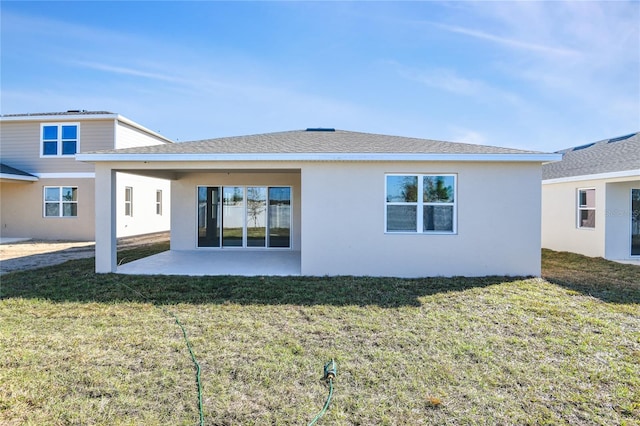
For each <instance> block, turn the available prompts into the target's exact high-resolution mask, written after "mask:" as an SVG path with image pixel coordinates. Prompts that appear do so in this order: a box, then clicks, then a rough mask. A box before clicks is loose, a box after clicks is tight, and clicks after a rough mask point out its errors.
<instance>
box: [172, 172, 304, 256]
mask: <svg viewBox="0 0 640 426" xmlns="http://www.w3.org/2000/svg"><path fill="white" fill-rule="evenodd" d="M221 185H222V186H224V185H248V186H250V185H255V186H291V198H292V200H291V203H292V207H293V223H292V227H291V249H292V250H300V238H301V234H300V233H301V216H300V210H301V206H300V201H301V197H300V173H299V171H287V172H283V171H278V170H273V171H269V170H266V171H265V172H259V171H242V170H240V171H233V170H231V169H229V170H224V171H218V172H216V171H214V170H212V171H211V172H194V173H186V174H181V176H180V177H179V178H178V179H177V180H174V181H172V182H171V196H172V203H171V249H172V250H193V249H195V248H196V247H197V187H198V186H221ZM202 250H208V249H207V248H202Z"/></svg>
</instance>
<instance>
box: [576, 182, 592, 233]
mask: <svg viewBox="0 0 640 426" xmlns="http://www.w3.org/2000/svg"><path fill="white" fill-rule="evenodd" d="M583 191H593V204H594V206H593V207H587V206H586V205H585V206H583V205H582V204H580V202H581V193H582V192H583ZM596 208H597V204H596V188H578V190H577V200H576V227H577V228H578V229H586V230H594V229H596ZM585 210H586V211H589V210H590V211H593V226H582V223H581V213H582V212H583V211H585Z"/></svg>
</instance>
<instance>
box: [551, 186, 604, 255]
mask: <svg viewBox="0 0 640 426" xmlns="http://www.w3.org/2000/svg"><path fill="white" fill-rule="evenodd" d="M588 188H594V189H595V190H596V223H595V228H592V229H589V228H578V210H577V208H578V207H577V206H578V190H580V189H588ZM604 213H605V184H604V182H602V181H598V180H586V181H580V182H565V183H554V184H543V185H542V247H543V248H548V249H551V250H556V251H569V252H573V253H579V254H583V255H585V256H591V257H604V255H605V250H604V247H605V245H604V235H605V217H604Z"/></svg>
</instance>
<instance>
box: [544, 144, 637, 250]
mask: <svg viewBox="0 0 640 426" xmlns="http://www.w3.org/2000/svg"><path fill="white" fill-rule="evenodd" d="M559 152H560V153H562V154H564V156H563V159H562V161H559V162H556V163H551V164H546V165H544V166H543V167H542V178H543V181H542V246H543V247H545V248H549V249H553V250H559V251H570V252H574V253H580V254H584V255H586V256H592V257H603V258H605V259H610V260H633V259H638V260H640V133H631V134H628V135H625V136H620V137H615V138H611V139H605V140H601V141H598V142H593V143H589V144H586V145H581V146H577V147H574V148H569V149H565V150H562V151H559Z"/></svg>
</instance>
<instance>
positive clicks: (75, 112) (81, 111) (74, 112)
mask: <svg viewBox="0 0 640 426" xmlns="http://www.w3.org/2000/svg"><path fill="white" fill-rule="evenodd" d="M64 115H113V113H112V112H109V111H87V110H84V109H76V110H69V111H62V112H28V113H24V114H3V115H2V116H1V117H36V116H64Z"/></svg>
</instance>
